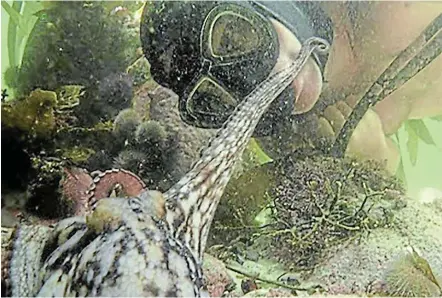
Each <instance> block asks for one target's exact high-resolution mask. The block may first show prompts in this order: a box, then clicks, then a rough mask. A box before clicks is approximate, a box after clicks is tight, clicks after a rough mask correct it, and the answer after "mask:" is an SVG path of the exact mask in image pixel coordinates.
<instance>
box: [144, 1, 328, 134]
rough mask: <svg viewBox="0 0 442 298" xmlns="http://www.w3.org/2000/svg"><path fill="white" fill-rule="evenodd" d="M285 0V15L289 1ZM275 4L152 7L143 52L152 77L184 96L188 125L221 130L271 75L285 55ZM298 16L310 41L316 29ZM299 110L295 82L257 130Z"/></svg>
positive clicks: (267, 131) (163, 4)
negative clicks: (295, 104)
mask: <svg viewBox="0 0 442 298" xmlns="http://www.w3.org/2000/svg"><path fill="white" fill-rule="evenodd" d="M275 3H276V2H275ZM278 3H279V6H277V8H278V9H279V10H280V12H283V13H284V12H285V11H286V10H287V9H286V8H284V7H286V6H287V3H285V2H278ZM292 4H293V3H291V4H290V2H289V5H292ZM272 5H274V4H270V6H272ZM268 6H269V4H268V3H266V2H245V1H239V2H225V1H223V2H205V1H201V2H181V1H177V2H175V1H174V2H168V1H167V2H152V3H148V4H146V7H145V9H144V12H143V20H142V25H141V40H142V45H143V50H144V53H145V55H146V58H147V59H148V60H149V62H150V63H151V71H152V76H153V78H154V79H155V80H156V81H157V82H158V83H159V84H161V85H163V86H165V87H167V88H169V89H172V90H173V91H174V92H175V93H177V94H178V95H179V98H180V99H179V105H178V108H179V112H180V115H181V118H182V119H183V120H184V121H185V122H186V123H188V124H190V125H193V126H197V127H203V128H219V127H221V126H222V124H223V123H224V122H225V121H226V120H227V118H228V117H229V116H230V114H231V113H232V112H233V110H234V109H235V107H236V106H237V105H238V104H239V101H240V100H242V99H243V98H244V97H245V96H247V95H248V94H249V93H250V92H251V91H252V90H253V89H254V88H255V87H256V86H257V85H258V84H259V83H260V82H262V81H263V80H265V79H266V78H267V77H268V75H269V74H270V72H271V71H272V69H273V68H274V66H275V64H276V61H277V59H278V55H279V43H278V36H277V33H276V31H275V28H274V27H273V25H272V23H271V21H270V19H269V17H272V18H274V19H276V20H278V21H280V20H279V19H280V16H281V15H280V13H278V12H276V13H275V11H278V9H272V8H271V7H270V8H269V7H268ZM296 7H297V6H296ZM291 13H292V14H293V18H297V20H298V21H299V20H301V24H303V26H304V27H305V28H301V27H302V26H301V27H300V26H299V25H295V26H292V27H293V28H294V29H292V28H290V26H288V25H290V24H284V23H283V24H284V25H286V26H288V28H289V29H291V30H296V29H298V30H299V31H300V32H301V33H303V34H304V35H305V37H304V36H302V34H301V33H299V32H295V33H296V34H298V35H299V36H301V37H303V38H305V39H306V38H308V37H311V36H313V35H314V34H315V32H313V30H312V28H311V26H310V24H308V23H306V22H307V21H306V20H307V19H306V17H305V16H304V15H303V14H302V11H301V10H299V9H298V8H297V10H293V9H292V10H291ZM297 14H299V16H297ZM306 28H307V29H306ZM306 30H307V31H308V30H310V31H308V32H306ZM317 36H318V35H317ZM317 61H318V64H319V65H320V66H321V65H322V66H323V63H319V62H321V61H319V60H317ZM293 109H294V94H293V88H291V87H289V88H287V89H286V90H285V91H284V92H283V93H282V94H281V95H280V96H279V97H278V99H276V100H275V101H274V103H273V104H272V106H271V107H270V109H269V112H267V113H266V115H265V116H264V118H263V119H262V120H261V122H260V124H259V125H258V127H257V130H256V132H257V134H258V135H270V134H273V133H275V127H277V125H275V123H276V122H278V121H279V122H281V121H280V120H281V119H289V118H290V117H289V116H290V115H291V113H292V111H293ZM275 117H277V119H278V121H274V120H273V119H274V118H275Z"/></svg>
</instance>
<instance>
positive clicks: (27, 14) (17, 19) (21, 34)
mask: <svg viewBox="0 0 442 298" xmlns="http://www.w3.org/2000/svg"><path fill="white" fill-rule="evenodd" d="M44 7H45V6H44V4H43V3H42V2H41V1H26V2H25V1H12V5H10V4H9V3H8V2H6V1H2V8H3V9H4V10H5V12H6V13H7V14H8V16H9V22H8V31H7V36H6V42H5V40H2V43H6V44H7V50H8V61H7V63H6V61H2V63H5V65H6V68H4V69H12V70H13V69H16V68H17V67H19V66H20V65H21V60H22V57H23V52H24V49H25V46H26V42H27V40H28V38H29V35H30V34H31V32H32V29H33V28H34V25H35V23H36V22H37V20H38V17H37V13H38V12H40V11H42V10H43V9H44ZM3 38H4V37H2V39H3ZM12 75H13V74H12ZM5 79H6V78H5ZM11 80H13V78H10V79H9V82H8V83H10V81H11ZM8 83H7V84H6V85H9V84H8ZM8 87H11V86H8Z"/></svg>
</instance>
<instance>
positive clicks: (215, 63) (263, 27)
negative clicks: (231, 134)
mask: <svg viewBox="0 0 442 298" xmlns="http://www.w3.org/2000/svg"><path fill="white" fill-rule="evenodd" d="M200 50H201V54H202V57H201V58H202V59H203V60H204V62H203V63H202V65H203V66H202V68H201V70H200V72H199V77H198V78H197V79H196V80H194V82H195V83H194V84H191V87H190V88H189V89H188V90H189V91H188V92H186V94H187V95H185V96H184V97H183V98H182V99H181V100H182V101H185V104H184V103H183V102H180V104H181V107H182V106H185V110H184V113H183V110H182V109H181V112H182V116H184V119H185V120H190V121H191V123H192V124H193V125H195V124H196V125H197V126H200V127H206V128H218V127H220V126H221V125H222V124H223V123H224V121H225V120H227V118H228V116H229V115H230V114H231V113H232V112H233V110H234V109H235V107H236V106H237V105H238V100H237V99H238V98H243V97H244V96H246V95H247V94H248V93H250V92H251V91H252V90H253V88H254V87H255V86H256V84H257V82H258V83H259V82H261V81H262V80H264V79H265V78H266V77H267V76H268V74H269V73H270V72H271V70H272V68H273V67H274V65H275V63H276V59H277V52H278V39H277V36H276V33H275V31H274V29H273V26H272V25H271V23H270V21H269V20H268V19H267V18H265V17H264V16H262V15H260V14H259V13H257V12H256V11H252V10H250V9H249V8H247V7H244V6H241V5H237V4H220V5H218V6H216V7H214V8H213V9H212V10H211V11H210V12H209V13H208V14H207V16H206V18H205V20H204V24H203V29H202V35H201V38H200ZM183 104H184V105H183Z"/></svg>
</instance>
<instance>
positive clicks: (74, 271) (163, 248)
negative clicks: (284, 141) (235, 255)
mask: <svg viewBox="0 0 442 298" xmlns="http://www.w3.org/2000/svg"><path fill="white" fill-rule="evenodd" d="M320 48H321V49H323V50H324V48H327V44H326V43H325V42H324V41H323V40H322V39H318V38H311V39H309V40H307V41H306V42H305V44H304V45H303V47H302V49H301V53H300V55H299V57H298V58H297V59H296V60H295V62H293V63H292V64H291V65H290V66H288V67H287V68H285V69H283V70H281V71H279V72H276V73H275V74H272V75H271V76H269V78H268V79H267V80H265V81H264V82H263V83H262V84H260V85H259V86H258V87H257V88H256V89H255V90H254V91H253V92H252V93H251V94H250V95H248V96H247V97H246V98H245V100H244V101H243V102H242V103H241V104H240V105H239V106H238V107H237V109H236V110H235V112H234V113H233V114H232V116H231V117H230V118H229V119H228V120H227V122H226V123H225V124H224V126H223V128H221V129H220V131H219V132H218V134H217V136H216V137H215V138H214V139H213V140H212V141H211V142H210V145H209V146H208V147H207V148H206V149H205V150H203V151H202V155H201V158H200V160H199V161H198V162H197V163H196V164H195V165H194V166H193V168H192V169H191V170H190V171H189V172H188V173H187V174H186V175H185V176H184V177H183V178H182V179H181V180H180V181H179V182H177V183H176V185H175V186H173V187H172V188H171V189H170V190H169V191H167V192H166V193H165V194H164V197H162V196H161V195H159V194H158V192H153V191H149V190H146V191H144V192H142V193H141V194H140V195H139V197H131V198H106V199H103V200H100V201H98V202H97V204H96V206H95V209H94V210H93V212H92V213H91V214H90V215H84V216H78V217H72V218H68V219H65V220H62V221H60V222H59V223H58V224H57V225H55V227H41V226H32V227H31V226H22V227H20V228H18V229H17V230H16V231H15V238H14V240H13V245H12V257H11V260H10V263H9V264H10V268H9V272H8V277H7V278H8V279H9V281H10V291H11V293H10V294H12V296H206V295H207V291H205V290H204V289H203V282H202V269H201V262H202V253H203V251H204V248H205V243H206V239H207V233H208V230H209V227H210V224H211V221H212V219H213V215H214V213H215V210H216V207H217V205H218V202H219V199H220V198H221V195H222V193H223V191H224V188H225V186H226V184H227V182H228V180H229V178H230V174H231V171H232V169H233V166H234V163H235V161H236V160H237V159H238V157H239V156H240V155H241V154H242V152H243V150H244V148H245V146H246V144H247V142H248V141H249V139H250V137H251V134H252V132H253V130H254V128H255V127H256V125H257V123H258V121H259V119H260V118H261V116H262V114H263V113H264V112H265V110H266V109H267V108H268V106H269V105H270V104H271V102H272V101H273V100H274V99H275V98H276V97H277V95H279V94H280V93H281V92H282V91H283V90H284V89H285V88H286V87H287V86H289V85H290V83H291V82H292V81H293V79H294V78H295V77H296V76H297V75H298V73H299V71H300V70H301V69H302V66H303V65H304V64H305V62H306V61H307V59H308V58H309V56H310V54H311V53H312V52H313V50H315V49H320ZM158 199H160V201H161V202H163V203H162V204H161V203H160V204H159V203H158ZM163 200H164V201H163ZM2 262H3V260H2ZM2 278H3V277H2Z"/></svg>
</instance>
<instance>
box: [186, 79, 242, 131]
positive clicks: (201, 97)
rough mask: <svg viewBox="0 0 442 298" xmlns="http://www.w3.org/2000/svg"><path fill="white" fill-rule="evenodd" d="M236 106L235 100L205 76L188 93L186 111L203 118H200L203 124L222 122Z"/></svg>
mask: <svg viewBox="0 0 442 298" xmlns="http://www.w3.org/2000/svg"><path fill="white" fill-rule="evenodd" d="M236 105H237V101H236V99H235V98H233V97H232V96H231V95H230V94H229V93H228V92H227V91H226V90H225V89H224V88H223V87H222V86H220V85H219V84H218V83H217V82H216V81H214V80H213V79H212V78H210V77H208V76H205V77H203V78H202V79H201V80H199V82H198V83H197V84H196V85H195V87H194V88H193V90H192V91H191V92H190V94H189V101H188V106H187V110H188V111H189V112H191V113H192V114H200V115H201V116H204V117H200V119H201V120H202V122H203V123H211V122H224V121H225V120H227V118H228V117H229V115H230V113H232V112H233V110H234V109H235V107H236ZM219 111H224V113H219ZM206 125H209V124H206Z"/></svg>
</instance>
